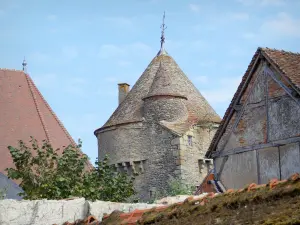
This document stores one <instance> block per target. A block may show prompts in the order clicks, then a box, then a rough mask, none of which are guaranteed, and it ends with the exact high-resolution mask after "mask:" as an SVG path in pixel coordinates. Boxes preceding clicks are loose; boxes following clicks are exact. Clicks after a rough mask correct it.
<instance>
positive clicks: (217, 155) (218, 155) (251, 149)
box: [212, 137, 300, 158]
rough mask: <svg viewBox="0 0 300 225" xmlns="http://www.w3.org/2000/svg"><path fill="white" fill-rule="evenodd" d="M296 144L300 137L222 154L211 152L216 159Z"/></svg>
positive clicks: (222, 152) (239, 148)
mask: <svg viewBox="0 0 300 225" xmlns="http://www.w3.org/2000/svg"><path fill="white" fill-rule="evenodd" d="M296 142H300V137H292V138H287V139H284V140H278V141H272V142H269V143H266V144H257V145H251V146H245V147H238V148H234V149H230V150H227V151H226V152H224V151H218V152H213V153H212V157H213V158H218V157H224V156H229V155H234V154H239V153H243V152H247V151H253V150H258V151H259V150H260V149H264V148H269V147H279V146H282V145H287V144H291V143H296Z"/></svg>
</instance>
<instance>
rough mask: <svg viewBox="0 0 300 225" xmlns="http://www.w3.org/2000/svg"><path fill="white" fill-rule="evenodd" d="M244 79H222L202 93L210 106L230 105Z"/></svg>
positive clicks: (239, 77) (238, 77)
mask: <svg viewBox="0 0 300 225" xmlns="http://www.w3.org/2000/svg"><path fill="white" fill-rule="evenodd" d="M241 79H242V77H241V76H237V77H227V78H221V79H219V80H217V82H214V86H212V88H211V89H208V90H204V91H201V93H202V94H203V96H204V97H205V98H206V99H207V101H208V102H209V103H210V104H221V103H227V104H228V103H229V102H230V101H231V99H232V98H233V95H234V93H235V92H236V90H237V87H238V85H239V84H240V82H241Z"/></svg>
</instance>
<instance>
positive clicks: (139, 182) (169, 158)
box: [97, 122, 215, 200]
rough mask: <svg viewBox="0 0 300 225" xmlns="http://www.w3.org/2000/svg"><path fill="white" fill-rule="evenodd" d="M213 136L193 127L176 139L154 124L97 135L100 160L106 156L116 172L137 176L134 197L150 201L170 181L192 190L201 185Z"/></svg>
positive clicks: (126, 126) (127, 126)
mask: <svg viewBox="0 0 300 225" xmlns="http://www.w3.org/2000/svg"><path fill="white" fill-rule="evenodd" d="M214 132H215V130H214V129H209V128H202V127H195V128H192V129H191V130H190V131H188V132H187V133H186V134H185V135H183V136H182V137H179V136H176V135H174V134H172V133H171V132H169V131H168V130H166V129H165V128H163V127H161V126H160V125H158V124H156V123H153V122H143V123H132V124H127V125H122V126H118V127H115V128H113V129H107V130H105V131H104V132H101V133H98V135H97V137H98V145H99V148H98V149H99V159H100V160H101V159H103V157H104V156H105V155H106V154H108V155H109V157H110V164H114V165H116V169H117V170H119V171H121V172H125V173H127V174H128V175H133V174H134V173H135V172H136V173H138V175H137V176H136V179H135V182H134V185H135V189H136V191H137V192H138V194H137V197H139V198H140V199H142V200H149V199H150V197H155V194H159V193H160V192H161V191H163V189H166V188H167V186H168V181H169V180H170V178H171V177H173V178H177V179H181V180H183V181H184V183H187V184H189V185H193V186H194V187H196V185H198V184H199V183H201V182H202V179H203V178H204V177H205V176H206V175H207V171H208V168H209V161H206V162H205V161H203V164H201V162H202V161H201V160H202V159H204V155H205V152H206V151H207V148H208V146H209V143H210V140H211V138H212V137H213V135H214ZM190 136H192V145H190V144H189V138H190ZM202 167H203V168H202ZM151 195H152V196H151Z"/></svg>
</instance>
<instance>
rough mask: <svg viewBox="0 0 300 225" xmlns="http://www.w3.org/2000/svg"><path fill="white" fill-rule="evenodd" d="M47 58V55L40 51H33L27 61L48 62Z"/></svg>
mask: <svg viewBox="0 0 300 225" xmlns="http://www.w3.org/2000/svg"><path fill="white" fill-rule="evenodd" d="M49 59H50V57H49V55H47V54H45V53H42V52H33V53H31V54H30V55H29V56H28V61H29V62H34V63H45V62H48V61H49Z"/></svg>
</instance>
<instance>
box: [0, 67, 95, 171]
mask: <svg viewBox="0 0 300 225" xmlns="http://www.w3.org/2000/svg"><path fill="white" fill-rule="evenodd" d="M30 136H33V137H34V138H35V139H37V140H38V141H39V142H41V141H42V140H48V141H49V142H50V143H51V144H52V146H53V147H54V148H61V147H63V146H68V145H69V144H75V142H74V141H73V139H72V137H71V136H70V134H69V133H68V131H67V130H66V129H65V127H64V126H63V124H62V123H61V122H60V120H59V119H58V118H57V116H56V115H55V113H54V112H53V111H52V109H51V107H50V106H49V104H48V103H47V102H46V100H45V99H44V98H43V96H42V94H41V93H40V91H39V90H38V89H37V87H36V86H35V84H34V82H33V81H32V79H31V78H30V76H29V75H28V74H25V73H24V72H23V71H18V70H8V69H0V154H1V157H0V172H2V173H5V172H4V170H5V169H6V168H8V167H12V166H13V162H12V158H11V156H10V153H9V150H8V149H7V147H8V146H9V145H11V146H17V145H18V140H23V141H29V140H30ZM88 166H89V167H91V165H88Z"/></svg>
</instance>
